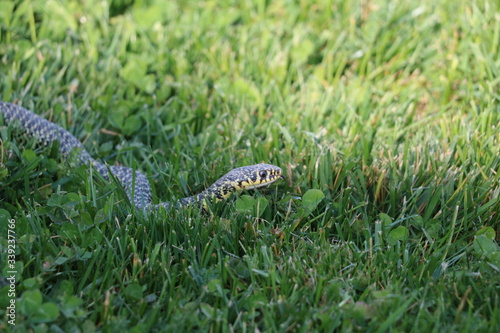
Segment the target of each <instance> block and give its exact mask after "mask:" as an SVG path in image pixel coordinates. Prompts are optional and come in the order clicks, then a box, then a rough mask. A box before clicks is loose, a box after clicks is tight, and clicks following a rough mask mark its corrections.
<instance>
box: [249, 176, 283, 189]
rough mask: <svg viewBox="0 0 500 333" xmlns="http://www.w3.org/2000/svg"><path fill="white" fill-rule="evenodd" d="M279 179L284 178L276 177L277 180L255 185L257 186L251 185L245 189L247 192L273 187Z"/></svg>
mask: <svg viewBox="0 0 500 333" xmlns="http://www.w3.org/2000/svg"><path fill="white" fill-rule="evenodd" d="M279 179H284V177H283V176H281V177H276V178H275V179H272V180H270V181H268V182H264V183H262V184H255V185H250V186H247V187H245V190H253V189H255V188H259V187H264V186H268V185H271V184H272V183H274V182H275V181H277V180H279Z"/></svg>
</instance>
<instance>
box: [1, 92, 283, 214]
mask: <svg viewBox="0 0 500 333" xmlns="http://www.w3.org/2000/svg"><path fill="white" fill-rule="evenodd" d="M0 114H2V115H3V118H4V123H5V124H6V125H9V124H10V123H16V124H18V125H19V126H20V127H21V129H22V130H23V131H25V132H26V134H27V135H28V136H29V137H33V138H35V140H36V141H38V142H40V143H41V144H44V145H50V144H52V143H53V142H59V153H60V154H61V155H62V157H63V158H65V159H71V158H76V160H77V162H78V163H79V164H86V165H91V166H93V167H94V168H95V170H97V171H98V172H99V174H101V175H102V176H103V178H104V179H105V180H106V181H108V182H110V181H112V180H113V178H114V179H116V180H117V181H118V182H119V183H120V184H121V186H122V187H123V189H124V190H125V193H126V194H127V197H128V199H129V200H130V202H131V203H133V204H134V206H135V207H136V208H137V209H148V208H154V209H158V208H159V207H165V208H167V209H168V208H171V207H185V206H190V205H193V204H198V205H204V206H205V205H206V204H207V201H215V202H218V201H223V200H226V199H228V198H229V197H230V196H231V195H232V194H233V193H237V192H241V191H243V190H249V189H255V188H259V187H263V186H268V185H270V184H272V183H274V182H275V181H277V180H279V179H284V176H283V173H282V170H281V168H280V167H278V166H275V165H272V164H265V163H260V164H255V165H248V166H242V167H238V168H235V169H232V170H231V171H229V172H228V173H226V174H225V175H224V176H222V177H221V178H219V179H218V180H217V181H215V182H214V183H213V184H212V185H210V186H209V187H207V188H206V189H205V190H204V191H202V192H201V193H198V194H196V195H193V196H189V197H185V198H181V199H178V200H176V201H165V202H161V203H158V204H153V202H152V190H151V185H150V183H149V180H148V177H147V176H146V175H145V174H143V173H142V172H140V171H138V170H134V169H132V168H129V167H125V166H118V165H107V164H105V163H102V162H99V161H97V160H95V159H94V158H92V156H91V155H90V154H89V153H88V152H87V150H85V147H84V145H83V144H82V143H81V142H80V141H79V140H78V139H77V138H76V137H75V136H73V134H71V133H70V132H69V131H67V130H65V129H64V128H62V127H61V126H59V125H57V124H55V123H53V122H50V121H48V120H46V119H45V118H43V117H41V116H39V115H38V114H36V113H34V112H32V111H30V110H28V109H25V108H23V107H22V106H19V105H17V104H13V103H7V102H2V101H0Z"/></svg>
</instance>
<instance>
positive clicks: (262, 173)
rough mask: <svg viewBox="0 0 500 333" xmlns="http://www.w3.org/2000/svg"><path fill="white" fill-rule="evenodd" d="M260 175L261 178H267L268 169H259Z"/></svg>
mask: <svg viewBox="0 0 500 333" xmlns="http://www.w3.org/2000/svg"><path fill="white" fill-rule="evenodd" d="M259 176H260V177H261V178H266V177H267V171H259Z"/></svg>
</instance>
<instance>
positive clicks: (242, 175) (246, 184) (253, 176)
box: [227, 164, 284, 191]
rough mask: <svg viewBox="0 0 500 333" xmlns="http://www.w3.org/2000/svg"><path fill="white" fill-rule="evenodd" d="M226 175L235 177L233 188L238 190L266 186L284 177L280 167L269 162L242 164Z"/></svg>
mask: <svg viewBox="0 0 500 333" xmlns="http://www.w3.org/2000/svg"><path fill="white" fill-rule="evenodd" d="M227 175H228V176H230V177H231V178H233V176H234V177H236V178H235V179H237V183H236V184H235V188H236V190H238V191H241V190H250V189H254V188H258V187H262V186H267V185H270V184H272V183H274V182H275V181H277V180H278V179H280V178H284V177H283V172H282V170H281V168H280V167H277V166H275V165H271V164H255V165H249V166H244V167H241V168H236V169H234V170H232V171H230V172H229V173H228V174H227Z"/></svg>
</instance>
